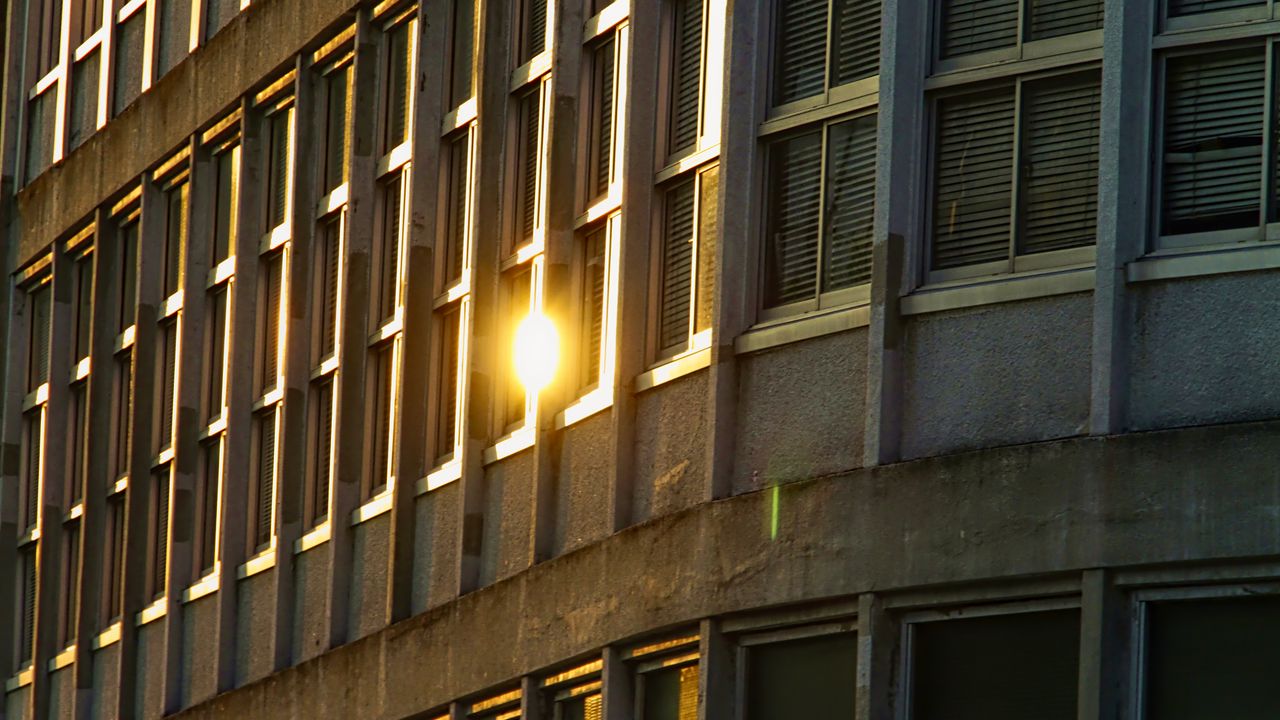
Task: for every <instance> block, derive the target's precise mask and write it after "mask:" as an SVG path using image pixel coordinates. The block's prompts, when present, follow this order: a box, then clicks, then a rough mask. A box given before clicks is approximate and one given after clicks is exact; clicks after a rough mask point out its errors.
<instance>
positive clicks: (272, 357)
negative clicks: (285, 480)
mask: <svg viewBox="0 0 1280 720" xmlns="http://www.w3.org/2000/svg"><path fill="white" fill-rule="evenodd" d="M287 265H288V249H287V248H283V249H273V250H268V251H267V252H266V253H264V254H263V255H262V256H261V257H260V260H259V271H258V288H259V289H258V302H257V307H258V313H257V315H258V319H257V343H256V348H257V352H256V354H257V357H256V359H255V360H254V368H255V374H256V376H257V378H256V381H255V390H254V396H255V401H254V404H253V407H254V413H253V440H252V442H253V451H252V452H253V455H252V456H251V457H252V458H253V462H252V465H253V471H252V474H251V475H250V482H249V492H250V496H251V497H250V498H249V502H248V508H249V513H250V517H251V518H252V520H251V522H250V523H249V533H250V535H249V539H248V546H249V548H251V549H253V550H264V549H267V548H269V547H271V546H272V545H273V542H274V539H275V530H274V527H275V525H274V522H275V497H276V478H277V476H278V472H279V468H278V462H277V458H278V456H279V452H280V450H279V420H278V418H279V416H280V414H281V408H282V406H283V402H284V393H283V387H282V386H281V383H280V376H281V367H280V365H281V351H282V349H283V348H284V332H285V331H284V323H283V316H284V307H283V304H282V300H283V298H284V293H285V268H286V267H287Z"/></svg>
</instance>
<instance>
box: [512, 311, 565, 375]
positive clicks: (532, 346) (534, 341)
mask: <svg viewBox="0 0 1280 720" xmlns="http://www.w3.org/2000/svg"><path fill="white" fill-rule="evenodd" d="M559 361H560V337H559V335H557V334H556V326H555V325H554V324H553V323H552V322H551V320H549V319H548V318H547V316H546V315H543V314H542V313H539V312H533V313H530V314H529V316H528V317H526V318H525V319H524V320H523V321H521V323H520V326H519V327H518V328H516V342H515V364H516V375H517V377H519V378H520V382H521V383H523V384H524V387H525V389H526V390H528V391H530V392H536V391H538V390H541V389H542V388H544V387H546V386H547V385H548V384H549V383H550V382H551V379H552V378H553V377H555V373H556V364H557V363H558V362H559Z"/></svg>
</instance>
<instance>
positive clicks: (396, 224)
mask: <svg viewBox="0 0 1280 720" xmlns="http://www.w3.org/2000/svg"><path fill="white" fill-rule="evenodd" d="M402 189H403V176H402V175H397V176H396V177H395V179H394V180H392V181H391V182H389V183H387V184H386V185H384V186H383V217H382V247H381V248H379V251H378V255H379V257H378V313H379V314H378V319H379V320H385V319H387V318H390V317H391V316H392V315H393V314H394V313H395V310H396V295H397V291H398V290H399V284H400V241H401V218H400V211H401V199H402V194H403V193H402Z"/></svg>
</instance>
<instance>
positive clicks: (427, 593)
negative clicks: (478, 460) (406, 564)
mask: <svg viewBox="0 0 1280 720" xmlns="http://www.w3.org/2000/svg"><path fill="white" fill-rule="evenodd" d="M458 490H459V489H458V484H457V483H453V484H450V485H446V486H444V487H442V488H438V489H437V490H435V491H433V492H430V493H427V494H426V495H423V496H421V497H419V498H418V500H417V508H416V512H417V513H418V518H417V525H416V526H415V531H416V538H415V543H414V550H413V612H414V613H415V614H417V613H420V612H422V611H424V610H426V609H427V608H430V607H435V606H437V605H440V604H441V603H444V602H448V601H449V600H452V599H453V598H454V597H455V593H456V588H457V586H458V565H457V562H456V561H455V558H457V557H458V551H457V547H458V511H459V510H460V508H461V505H460V504H459V502H458V501H459V497H458V496H459V491H458Z"/></svg>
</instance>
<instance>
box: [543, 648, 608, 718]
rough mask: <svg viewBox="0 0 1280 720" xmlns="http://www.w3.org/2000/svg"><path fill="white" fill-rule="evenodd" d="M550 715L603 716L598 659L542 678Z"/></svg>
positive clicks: (571, 716) (559, 716)
mask: <svg viewBox="0 0 1280 720" xmlns="http://www.w3.org/2000/svg"><path fill="white" fill-rule="evenodd" d="M542 686H543V687H544V688H545V691H544V692H545V693H546V696H547V700H548V701H549V704H550V706H551V707H550V712H549V713H548V715H549V716H550V717H554V718H557V719H558V720H602V718H603V717H604V696H603V694H602V693H601V681H600V661H599V660H597V661H595V662H593V663H588V664H587V665H583V666H581V667H577V668H573V669H570V670H566V671H565V672H562V673H560V674H558V675H553V676H551V677H548V678H545V679H544V680H543V681H542Z"/></svg>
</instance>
